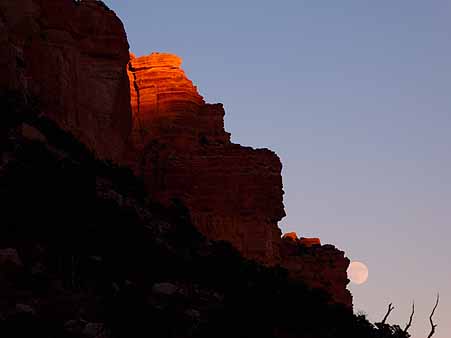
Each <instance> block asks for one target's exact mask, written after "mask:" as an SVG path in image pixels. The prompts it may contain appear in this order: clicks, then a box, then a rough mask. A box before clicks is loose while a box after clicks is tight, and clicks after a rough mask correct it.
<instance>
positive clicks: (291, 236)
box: [282, 232, 298, 241]
mask: <svg viewBox="0 0 451 338" xmlns="http://www.w3.org/2000/svg"><path fill="white" fill-rule="evenodd" d="M282 238H283V239H288V240H292V241H297V240H298V235H297V234H296V233H295V232H288V233H286V234H284V235H283V237H282Z"/></svg>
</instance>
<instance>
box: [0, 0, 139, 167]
mask: <svg viewBox="0 0 451 338" xmlns="http://www.w3.org/2000/svg"><path fill="white" fill-rule="evenodd" d="M0 12H1V14H2V15H1V16H0V66H1V68H2V76H1V78H0V89H2V90H17V91H20V92H22V93H24V95H27V96H28V97H29V98H30V99H35V100H36V101H37V102H38V103H39V107H40V111H41V112H42V114H44V115H45V116H48V117H50V118H52V119H53V120H54V121H56V122H58V124H59V125H60V126H61V127H62V128H64V129H65V130H67V131H69V132H71V133H72V134H74V135H75V136H76V137H77V138H78V139H80V140H81V141H82V142H83V143H85V144H86V145H88V146H89V148H90V149H91V150H93V151H94V152H95V153H96V154H97V156H99V157H100V158H105V159H106V158H110V159H114V160H120V159H121V157H122V155H123V152H124V149H125V148H124V146H125V142H126V140H127V138H128V135H129V133H130V128H131V112H130V103H129V101H130V95H129V90H128V86H129V85H128V78H127V73H126V64H127V62H128V59H129V56H128V42H127V37H126V34H125V31H124V27H123V25H122V23H121V21H120V20H119V19H118V18H117V17H116V15H115V14H114V13H113V12H112V11H110V10H109V9H108V8H106V6H104V5H103V4H102V3H100V2H97V1H78V2H75V1H71V0H63V1H61V0H20V1H0ZM3 71H4V72H3Z"/></svg>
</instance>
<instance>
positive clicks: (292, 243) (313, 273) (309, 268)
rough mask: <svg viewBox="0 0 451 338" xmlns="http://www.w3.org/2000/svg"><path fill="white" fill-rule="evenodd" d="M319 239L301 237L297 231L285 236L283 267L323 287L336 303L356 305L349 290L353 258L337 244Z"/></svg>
mask: <svg viewBox="0 0 451 338" xmlns="http://www.w3.org/2000/svg"><path fill="white" fill-rule="evenodd" d="M318 242H319V239H313V241H312V240H311V239H308V240H307V239H305V238H301V239H298V238H297V236H296V233H289V234H286V235H284V237H283V240H282V245H281V266H283V267H284V268H286V269H287V270H288V272H289V275H290V277H291V278H293V279H295V280H299V281H302V282H304V283H305V284H306V285H308V286H309V287H312V288H318V289H322V290H324V291H326V292H327V293H328V294H329V295H330V296H331V297H332V300H333V301H334V302H336V303H340V304H344V305H346V306H347V307H351V308H352V295H351V293H350V292H349V291H348V290H347V289H346V285H347V284H348V283H349V280H348V276H347V273H346V270H347V268H348V266H349V259H348V258H346V257H345V256H344V252H343V251H340V250H338V249H337V248H335V247H334V246H333V245H329V244H326V245H321V243H320V242H319V243H318Z"/></svg>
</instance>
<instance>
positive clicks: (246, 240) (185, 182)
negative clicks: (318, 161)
mask: <svg viewBox="0 0 451 338" xmlns="http://www.w3.org/2000/svg"><path fill="white" fill-rule="evenodd" d="M180 65H181V59H180V58H179V57H177V56H175V55H171V54H162V53H153V54H151V55H149V56H144V57H140V58H135V57H134V56H132V57H131V61H130V64H129V78H130V87H131V93H132V94H131V100H132V101H131V102H132V112H133V133H132V144H133V147H134V150H133V151H132V152H130V154H131V158H130V165H131V166H132V167H133V168H134V170H135V172H136V173H137V174H138V175H140V176H142V177H144V179H145V181H146V184H147V186H148V189H149V191H150V193H151V194H152V196H153V197H154V198H155V199H157V200H158V201H160V202H161V203H163V204H166V205H167V204H169V203H171V201H172V200H174V199H177V200H180V201H182V202H183V203H184V204H185V205H186V206H187V207H188V209H189V210H190V213H191V217H192V220H193V222H194V224H195V225H196V227H197V228H198V229H199V230H200V231H201V232H202V233H203V234H204V235H206V236H207V237H208V238H210V239H214V240H226V241H229V242H231V243H232V244H233V245H234V246H235V247H236V248H237V249H238V250H239V251H240V252H241V253H242V254H243V255H244V256H245V257H247V258H251V259H256V260H258V261H260V262H264V263H267V264H275V263H277V262H278V261H279V259H280V257H279V244H280V235H281V233H280V230H279V228H278V227H277V222H278V221H279V220H280V219H281V218H282V217H283V216H284V215H285V213H284V209H283V204H282V194H283V190H282V177H281V169H282V166H281V163H280V160H279V158H278V157H277V155H276V154H275V153H273V152H272V151H270V150H267V149H252V148H249V147H243V146H240V145H238V144H233V143H231V142H230V134H229V133H227V132H225V131H224V121H223V117H224V109H223V107H222V105H220V104H206V103H205V101H204V100H203V98H202V96H200V95H199V93H198V92H197V89H196V87H195V86H194V85H193V84H192V82H191V81H190V80H189V79H188V78H187V77H186V75H185V73H184V71H183V70H182V69H181V68H180Z"/></svg>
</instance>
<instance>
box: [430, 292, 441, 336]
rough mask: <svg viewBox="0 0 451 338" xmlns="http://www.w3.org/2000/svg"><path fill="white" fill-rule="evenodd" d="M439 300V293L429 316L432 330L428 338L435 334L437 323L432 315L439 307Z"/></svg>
mask: <svg viewBox="0 0 451 338" xmlns="http://www.w3.org/2000/svg"><path fill="white" fill-rule="evenodd" d="M439 300H440V295H439V294H438V293H437V300H436V301H435V305H434V308H433V309H432V312H431V315H430V316H429V322H430V323H431V332H429V335H428V338H431V337H432V336H433V335H434V333H435V329H436V327H437V324H434V321H433V320H432V317H433V316H434V313H435V309H437V306H438V302H439Z"/></svg>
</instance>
